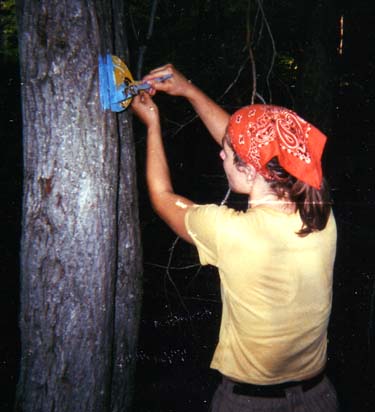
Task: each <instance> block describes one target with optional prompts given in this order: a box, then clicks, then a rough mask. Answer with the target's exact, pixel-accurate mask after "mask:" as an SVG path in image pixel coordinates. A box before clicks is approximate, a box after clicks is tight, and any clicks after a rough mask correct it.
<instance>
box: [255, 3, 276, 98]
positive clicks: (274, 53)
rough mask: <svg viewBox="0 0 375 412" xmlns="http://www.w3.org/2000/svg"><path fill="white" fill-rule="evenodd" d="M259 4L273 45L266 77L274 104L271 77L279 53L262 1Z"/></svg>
mask: <svg viewBox="0 0 375 412" xmlns="http://www.w3.org/2000/svg"><path fill="white" fill-rule="evenodd" d="M257 3H258V7H259V9H260V11H261V13H262V17H263V21H264V23H265V25H266V28H267V31H268V35H269V36H270V39H271V44H272V50H273V53H272V57H271V63H270V67H269V69H268V72H267V76H266V84H267V88H268V93H269V96H270V98H269V101H270V102H272V91H271V87H270V76H271V72H272V70H273V66H274V64H275V59H276V54H277V51H276V45H275V40H274V38H273V35H272V30H271V27H270V25H269V23H268V20H267V17H266V15H265V13H264V9H263V4H262V0H257Z"/></svg>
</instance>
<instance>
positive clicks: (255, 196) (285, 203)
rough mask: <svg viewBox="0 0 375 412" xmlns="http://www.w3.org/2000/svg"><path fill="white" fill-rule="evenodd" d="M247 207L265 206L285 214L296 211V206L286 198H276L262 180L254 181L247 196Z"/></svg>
mask: <svg viewBox="0 0 375 412" xmlns="http://www.w3.org/2000/svg"><path fill="white" fill-rule="evenodd" d="M248 205H249V208H255V207H260V206H267V207H269V208H271V209H275V210H278V211H280V212H283V213H287V214H291V213H295V211H296V204H295V203H294V202H292V201H290V200H289V199H287V198H278V197H277V195H276V193H274V192H273V191H271V189H270V187H269V185H268V183H267V182H266V181H265V180H264V179H263V178H262V179H255V181H254V185H253V188H252V190H251V193H250V195H249V201H248Z"/></svg>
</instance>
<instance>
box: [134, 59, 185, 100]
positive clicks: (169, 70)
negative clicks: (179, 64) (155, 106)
mask: <svg viewBox="0 0 375 412" xmlns="http://www.w3.org/2000/svg"><path fill="white" fill-rule="evenodd" d="M165 75H172V77H170V78H169V79H167V80H164V81H163V82H157V81H155V80H154V79H156V78H158V77H161V76H165ZM142 81H143V82H147V83H148V84H149V85H150V86H151V89H150V90H149V91H148V93H150V94H151V95H154V94H155V93H156V92H159V91H161V92H164V93H167V94H170V95H172V96H184V97H187V96H188V94H189V91H190V90H191V89H192V88H193V85H192V84H191V81H189V80H188V79H187V78H186V77H185V76H184V75H183V74H181V73H180V72H179V71H178V70H177V69H176V68H175V67H174V66H173V65H172V64H166V65H165V66H161V67H158V68H156V69H154V70H151V71H150V73H149V74H148V75H147V76H145V77H144V78H143V80H142Z"/></svg>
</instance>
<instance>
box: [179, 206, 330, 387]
mask: <svg viewBox="0 0 375 412" xmlns="http://www.w3.org/2000/svg"><path fill="white" fill-rule="evenodd" d="M185 225H186V228H187V230H188V232H189V234H190V236H191V237H192V239H193V241H194V243H195V245H196V246H197V248H198V252H199V257H200V261H201V263H202V265H206V264H211V265H214V266H216V267H218V269H219V274H220V279H221V295H222V303H223V311H222V319H221V326H220V336H219V342H218V344H217V347H216V350H215V353H214V356H213V359H212V363H211V367H212V368H214V369H218V370H219V371H220V372H221V373H222V374H223V375H225V376H228V377H231V378H233V379H236V380H240V381H243V382H249V383H255V384H274V383H280V382H285V381H291V380H301V379H306V378H308V377H311V376H314V375H315V374H317V373H318V372H320V371H321V370H322V369H323V368H324V365H325V362H326V349H327V326H328V320H329V315H330V311H331V301H332V272H333V264H334V259H335V253H336V224H335V220H334V217H333V214H332V213H331V215H330V217H329V220H328V223H327V226H326V228H325V229H324V230H322V231H319V232H313V233H311V234H309V235H308V236H305V237H300V236H298V235H297V234H296V232H298V231H299V230H300V229H301V226H302V221H301V219H300V216H299V214H298V213H296V214H289V215H288V214H285V213H282V212H278V211H276V210H274V209H271V208H268V207H256V208H254V209H249V210H248V211H246V212H237V211H235V210H233V209H229V208H227V207H225V206H216V205H206V206H195V207H193V208H191V209H190V210H189V211H188V212H187V214H186V218H185Z"/></svg>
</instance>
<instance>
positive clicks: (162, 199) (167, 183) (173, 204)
mask: <svg viewBox="0 0 375 412" xmlns="http://www.w3.org/2000/svg"><path fill="white" fill-rule="evenodd" d="M131 107H132V109H133V112H134V113H135V114H136V115H137V116H138V117H139V119H140V120H141V121H142V122H143V123H144V124H145V125H146V128H147V149H146V180H147V186H148V191H149V195H150V201H151V204H152V206H153V208H154V210H155V212H156V213H157V214H158V215H159V216H160V217H161V218H162V219H163V220H164V221H165V222H166V223H167V224H168V225H169V226H170V227H171V229H172V230H173V231H174V232H175V233H176V234H177V235H178V236H180V237H182V238H183V239H185V240H186V241H187V242H190V243H192V240H191V238H190V235H189V233H188V232H187V230H186V228H185V222H184V220H185V214H186V212H187V210H188V209H189V207H191V206H192V205H193V202H192V201H191V200H188V199H186V198H184V197H182V196H179V195H177V194H175V193H174V190H173V186H172V181H171V177H170V173H169V166H168V163H167V158H166V156H165V151H164V146H163V141H162V136H161V129H160V120H159V111H158V108H157V106H156V105H155V103H154V102H153V100H152V98H151V97H150V96H149V94H147V93H142V94H141V95H139V96H136V97H135V98H134V99H133V102H132V105H131Z"/></svg>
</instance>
